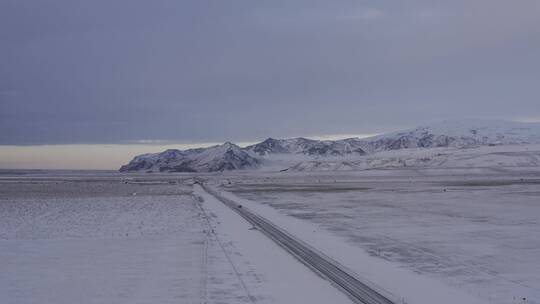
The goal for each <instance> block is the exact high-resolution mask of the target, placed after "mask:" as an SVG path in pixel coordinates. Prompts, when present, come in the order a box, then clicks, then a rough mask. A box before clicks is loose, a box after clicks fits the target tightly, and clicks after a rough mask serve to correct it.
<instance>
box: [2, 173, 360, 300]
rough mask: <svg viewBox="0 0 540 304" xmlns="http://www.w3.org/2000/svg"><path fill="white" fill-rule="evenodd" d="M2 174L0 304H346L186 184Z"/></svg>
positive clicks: (175, 179) (185, 179)
mask: <svg viewBox="0 0 540 304" xmlns="http://www.w3.org/2000/svg"><path fill="white" fill-rule="evenodd" d="M15 173H17V174H13V172H4V174H3V175H1V176H0V269H1V270H2V271H0V303H2V304H4V303H5V304H21V303H25V304H26V303H40V304H42V303H51V304H53V303H54V304H57V303H70V304H71V303H92V304H93V303H291V302H292V303H313V304H318V303H320V304H323V303H350V300H349V299H348V298H347V297H346V296H345V295H343V294H342V293H341V292H340V291H338V290H337V289H336V288H334V287H333V286H331V285H330V284H329V283H328V282H326V281H324V280H322V279H321V278H320V277H318V276H317V275H315V274H314V273H313V272H311V271H310V270H309V269H307V268H306V267H304V266H303V265H302V264H300V263H298V262H297V261H296V260H295V259H294V258H293V257H292V256H290V255H289V254H288V253H286V252H284V251H283V250H282V249H281V248H279V247H278V246H276V245H275V244H273V243H272V242H271V241H270V240H268V239H267V238H266V237H265V236H264V235H262V234H261V233H259V232H258V231H257V230H253V229H251V228H252V226H251V225H250V224H249V223H247V222H245V221H244V220H242V219H241V218H240V217H239V216H238V215H237V214H235V213H234V212H233V211H232V210H229V209H228V208H227V207H226V206H224V205H223V204H222V203H221V202H218V201H215V200H213V199H212V198H211V197H206V196H205V194H204V193H196V192H195V191H194V187H193V184H192V182H193V179H192V177H191V176H186V175H174V174H173V175H119V174H116V173H111V172H94V173H92V172H26V173H28V174H26V173H25V174H21V173H20V172H15Z"/></svg>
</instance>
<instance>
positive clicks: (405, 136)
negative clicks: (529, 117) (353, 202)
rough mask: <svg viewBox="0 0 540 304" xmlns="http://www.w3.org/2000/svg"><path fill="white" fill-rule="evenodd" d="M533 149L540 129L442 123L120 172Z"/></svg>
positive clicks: (161, 156) (150, 158) (267, 144)
mask: <svg viewBox="0 0 540 304" xmlns="http://www.w3.org/2000/svg"><path fill="white" fill-rule="evenodd" d="M537 143H540V123H519V122H508V121H482V120H480V121H444V122H440V123H435V124H428V125H424V126H420V127H417V128H414V129H410V130H404V131H397V132H391V133H387V134H383V135H378V136H375V137H370V138H363V139H359V138H348V139H341V140H313V139H306V138H301V137H300V138H290V139H273V138H268V139H266V140H264V141H262V142H260V143H258V144H255V145H251V146H248V147H245V148H241V147H239V146H237V145H235V144H232V143H230V142H227V143H225V144H223V145H218V146H213V147H209V148H198V149H190V150H184V151H182V150H175V149H172V150H167V151H164V152H161V153H150V154H143V155H139V156H136V157H135V158H134V159H133V160H132V161H131V162H129V163H128V164H127V165H124V166H122V167H121V168H120V171H122V172H133V171H141V172H218V171H227V170H241V169H253V168H258V167H260V166H261V165H263V164H264V163H265V162H266V160H267V159H268V158H269V157H270V156H272V155H280V156H284V157H287V156H288V155H289V156H292V155H296V156H305V157H306V158H307V159H308V160H309V161H313V160H315V159H318V160H320V159H324V158H329V157H333V158H338V159H339V158H340V157H349V158H350V157H353V158H354V157H362V156H365V155H372V154H375V153H378V152H382V151H393V150H400V149H409V148H426V149H427V148H435V147H464V148H466V147H477V146H496V145H523V144H537ZM318 162H320V161H318ZM340 164H345V165H347V164H348V163H347V162H340ZM300 165H301V164H300ZM340 166H341V165H340Z"/></svg>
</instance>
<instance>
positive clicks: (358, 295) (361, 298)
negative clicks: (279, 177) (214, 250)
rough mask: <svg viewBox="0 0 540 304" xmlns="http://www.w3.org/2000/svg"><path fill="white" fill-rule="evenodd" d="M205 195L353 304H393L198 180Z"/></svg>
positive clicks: (296, 240) (314, 250) (334, 263)
mask: <svg viewBox="0 0 540 304" xmlns="http://www.w3.org/2000/svg"><path fill="white" fill-rule="evenodd" d="M196 183H197V184H199V185H200V186H201V187H202V188H203V189H204V190H205V191H206V192H207V193H208V194H210V195H212V196H214V197H215V198H216V199H218V200H219V201H221V202H222V203H224V204H225V205H227V206H228V207H230V208H231V209H233V210H234V211H236V212H237V213H238V214H239V215H240V216H242V217H243V218H244V219H245V220H247V221H248V222H249V223H250V224H252V225H253V226H254V227H256V228H257V229H258V230H259V231H261V232H262V233H264V234H265V235H266V236H267V237H269V238H270V239H271V240H273V241H274V242H275V243H276V244H278V245H279V246H280V247H282V248H283V249H285V250H286V251H287V252H289V253H290V254H292V255H293V256H294V257H295V258H297V259H298V260H299V261H300V262H302V263H303V264H304V265H306V266H307V267H309V268H310V269H311V270H313V271H314V272H315V273H317V274H318V275H320V276H321V277H323V278H324V279H326V280H328V281H330V282H331V283H332V284H333V285H334V286H336V287H338V288H339V289H340V290H341V291H343V292H345V294H347V295H348V296H349V297H350V298H351V299H352V300H353V301H354V302H356V303H362V304H396V302H395V301H392V300H390V299H389V297H388V296H385V295H382V294H381V293H380V292H378V291H376V290H374V289H373V288H372V287H370V286H368V285H367V284H365V283H362V282H361V281H360V280H359V279H358V278H356V276H355V275H354V274H353V273H351V272H350V271H348V270H346V269H344V267H343V266H341V265H339V264H338V263H337V262H335V261H333V260H332V259H331V258H329V257H327V256H325V255H324V254H323V253H321V252H319V251H318V250H316V249H314V248H313V247H311V246H309V245H308V244H306V243H304V242H303V241H301V240H300V239H298V238H296V237H294V236H292V235H290V234H289V233H288V232H286V231H285V230H283V229H281V228H279V227H277V226H276V225H274V224H273V223H272V222H270V221H268V220H267V219H265V218H263V217H261V216H259V215H257V214H255V213H253V212H251V211H249V209H247V208H245V207H242V206H241V205H239V204H237V203H236V202H234V201H233V200H230V199H228V198H226V197H223V196H222V195H220V194H219V193H218V192H216V191H215V190H214V189H212V188H211V187H209V186H207V185H205V184H204V183H203V182H201V181H197V182H196Z"/></svg>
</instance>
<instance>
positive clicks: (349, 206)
mask: <svg viewBox="0 0 540 304" xmlns="http://www.w3.org/2000/svg"><path fill="white" fill-rule="evenodd" d="M219 182H220V183H221V184H222V188H224V189H226V191H230V192H233V193H234V194H235V195H236V196H238V197H241V198H244V199H249V200H251V201H254V202H259V203H261V204H264V205H267V206H271V207H272V208H274V209H277V210H279V211H280V212H281V213H282V214H286V215H288V216H291V217H295V218H297V219H300V220H302V221H305V222H309V223H313V224H315V225H317V226H318V227H320V228H322V229H324V230H325V231H330V232H331V233H332V234H334V235H336V236H339V237H340V238H342V240H343V241H345V242H348V243H350V244H352V245H354V246H356V247H360V248H362V249H364V250H365V251H367V252H368V253H369V254H370V255H372V256H375V257H379V258H381V259H384V260H387V261H390V262H393V263H396V264H397V265H401V266H402V267H405V268H408V269H411V270H413V271H415V272H417V273H420V274H423V275H426V276H430V277H432V278H434V279H436V280H440V281H442V282H444V283H446V284H448V285H451V286H454V287H456V288H458V289H462V290H465V291H466V292H468V293H470V294H473V295H476V296H479V297H481V298H484V299H486V300H489V301H491V302H493V303H508V302H511V301H513V299H514V297H515V298H521V297H527V298H528V299H529V303H539V300H538V299H540V293H539V291H540V259H539V258H538V257H539V256H540V174H539V173H538V172H537V171H534V170H533V169H530V168H523V169H522V170H519V169H516V168H512V169H511V170H504V169H500V168H492V169H490V168H476V169H465V168H455V169H423V170H416V169H402V170H372V171H361V172H355V173H352V172H351V173H346V172H342V173H336V172H333V173H332V172H326V173H315V172H313V173H309V174H308V173H304V174H300V173H296V174H267V175H257V176H250V175H243V176H229V177H227V178H222V179H220V180H219Z"/></svg>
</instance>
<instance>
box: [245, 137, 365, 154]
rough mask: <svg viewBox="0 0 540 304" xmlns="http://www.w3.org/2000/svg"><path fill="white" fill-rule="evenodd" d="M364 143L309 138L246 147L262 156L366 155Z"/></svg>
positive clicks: (348, 140)
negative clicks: (362, 145)
mask: <svg viewBox="0 0 540 304" xmlns="http://www.w3.org/2000/svg"><path fill="white" fill-rule="evenodd" d="M361 144H362V141H361V140H359V139H358V138H349V139H342V140H313V139H307V138H302V137H298V138H290V139H273V138H268V139H266V140H265V141H263V142H261V143H258V144H255V145H251V146H248V147H246V150H248V151H250V152H253V153H255V154H257V155H260V156H265V155H269V154H303V155H308V156H343V155H349V154H353V155H364V154H366V152H365V151H364V150H363V149H362V147H361Z"/></svg>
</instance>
